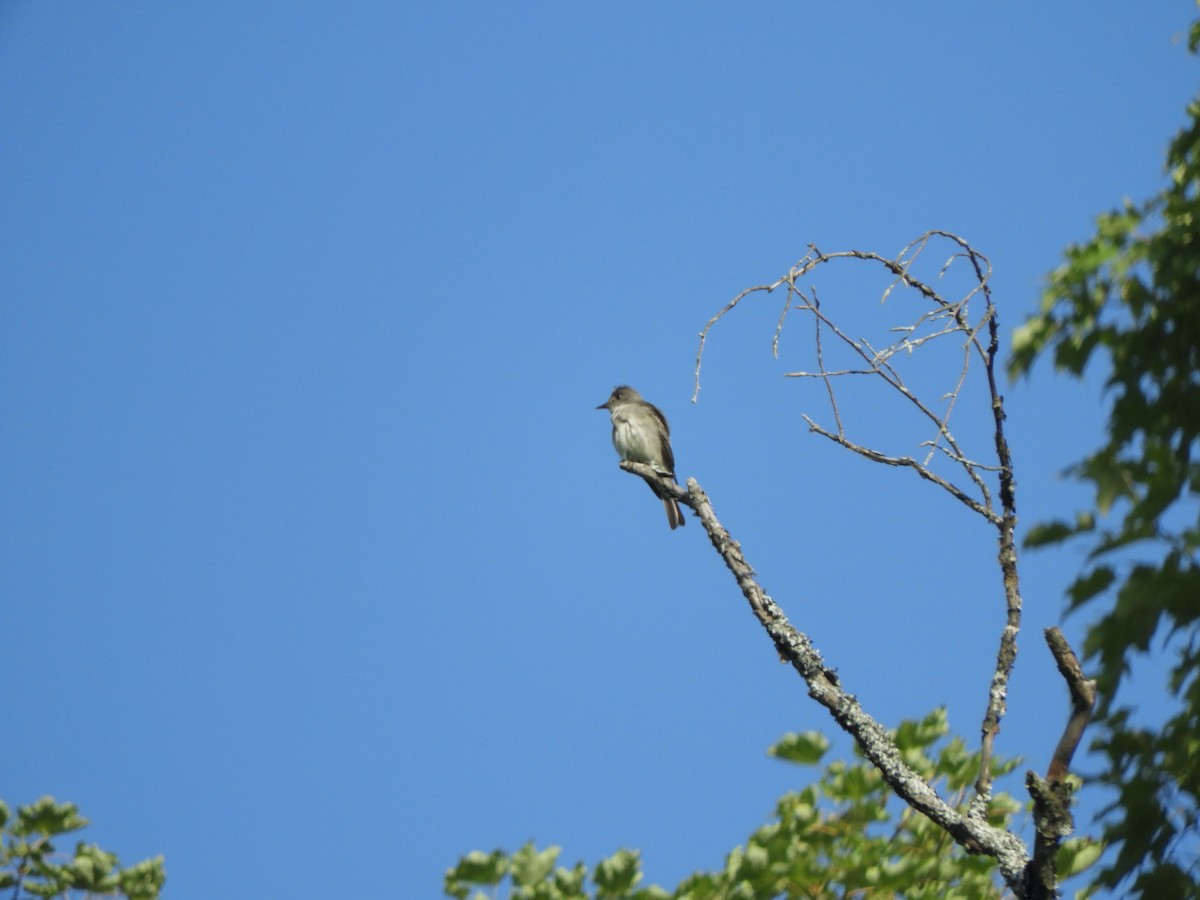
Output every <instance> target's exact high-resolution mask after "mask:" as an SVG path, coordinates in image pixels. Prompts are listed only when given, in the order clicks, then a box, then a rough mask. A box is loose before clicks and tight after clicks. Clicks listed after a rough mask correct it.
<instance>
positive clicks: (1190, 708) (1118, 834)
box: [1010, 22, 1200, 898]
mask: <svg viewBox="0 0 1200 900" xmlns="http://www.w3.org/2000/svg"><path fill="white" fill-rule="evenodd" d="M1198 45H1200V22H1197V24H1195V25H1193V28H1192V38H1191V49H1192V52H1193V53H1195V52H1196V50H1197V46H1198ZM1187 112H1188V118H1189V122H1188V125H1187V126H1186V127H1185V128H1184V129H1183V130H1182V131H1181V132H1180V133H1179V134H1178V135H1177V136H1176V137H1175V139H1174V140H1173V141H1172V142H1171V144H1170V147H1169V149H1168V152H1167V173H1168V176H1169V183H1168V185H1167V186H1166V188H1165V189H1163V190H1162V191H1161V192H1160V193H1159V194H1158V195H1156V196H1155V197H1153V198H1151V199H1150V200H1149V201H1147V202H1144V203H1141V204H1134V203H1130V202H1126V203H1125V205H1124V206H1123V207H1122V208H1121V209H1118V210H1114V211H1112V212H1109V213H1107V214H1105V215H1102V216H1100V217H1099V219H1098V220H1097V226H1096V233H1095V235H1094V236H1093V237H1092V238H1091V239H1090V240H1088V241H1087V242H1085V243H1083V244H1079V245H1075V246H1072V247H1070V248H1068V250H1067V252H1066V261H1065V263H1064V264H1063V265H1062V266H1061V267H1060V268H1058V269H1057V270H1056V271H1055V272H1053V273H1052V274H1051V276H1050V279H1049V284H1048V287H1047V289H1046V292H1045V295H1044V297H1043V301H1042V307H1041V309H1040V311H1039V312H1038V313H1037V314H1036V315H1035V316H1033V317H1032V318H1031V319H1030V320H1029V321H1028V322H1026V323H1025V324H1024V325H1023V326H1022V327H1021V328H1020V329H1018V330H1017V332H1016V334H1015V335H1014V339H1013V357H1012V361H1011V363H1010V374H1012V375H1014V376H1016V375H1025V374H1028V373H1029V371H1030V369H1031V367H1032V365H1033V363H1034V362H1035V360H1036V359H1037V358H1038V357H1039V356H1040V355H1041V354H1043V353H1050V352H1052V354H1053V360H1054V364H1055V366H1056V367H1057V368H1058V369H1059V370H1061V371H1065V372H1068V373H1070V374H1072V375H1074V376H1076V377H1082V375H1083V374H1084V372H1085V370H1087V369H1088V367H1089V366H1097V367H1100V368H1101V369H1102V370H1103V371H1104V372H1105V373H1106V375H1107V381H1106V403H1107V407H1108V424H1107V439H1106V440H1105V442H1104V443H1103V445H1102V446H1100V447H1099V448H1098V449H1097V450H1096V451H1095V452H1093V453H1092V454H1090V455H1089V456H1088V457H1086V458H1085V459H1083V460H1082V461H1081V462H1079V463H1078V464H1076V465H1075V466H1073V467H1072V469H1071V470H1070V473H1071V474H1072V475H1073V476H1074V477H1075V478H1077V479H1079V480H1081V481H1083V482H1086V483H1089V484H1090V485H1091V486H1092V488H1093V490H1094V495H1095V500H1094V508H1093V509H1088V510H1084V511H1082V512H1080V513H1078V514H1077V515H1076V517H1075V519H1074V521H1057V522H1050V523H1046V524H1043V525H1041V526H1039V527H1038V528H1036V529H1034V530H1032V531H1031V532H1030V534H1029V536H1028V538H1027V542H1026V543H1027V545H1029V546H1040V545H1049V544H1059V543H1061V542H1063V541H1067V540H1073V539H1074V540H1078V541H1080V542H1082V543H1084V544H1086V546H1087V548H1088V555H1087V565H1086V568H1085V569H1084V571H1083V573H1082V574H1081V575H1080V576H1079V577H1078V578H1077V579H1076V580H1075V582H1074V583H1073V584H1072V585H1071V586H1070V588H1069V594H1070V599H1069V608H1070V609H1072V610H1074V609H1078V608H1080V607H1083V606H1085V605H1089V608H1090V609H1093V610H1098V611H1099V618H1098V619H1097V620H1096V621H1095V622H1094V623H1093V624H1092V625H1091V626H1090V629H1089V631H1088V635H1087V639H1086V643H1085V647H1084V650H1085V654H1086V655H1087V656H1088V657H1089V658H1090V659H1091V660H1093V662H1094V663H1096V665H1095V666H1094V668H1095V670H1096V673H1097V680H1098V682H1099V687H1100V690H1101V698H1102V699H1101V708H1100V716H1099V717H1098V719H1097V722H1096V726H1097V727H1098V728H1099V732H1100V735H1101V737H1099V738H1098V740H1097V741H1096V743H1095V744H1094V747H1093V749H1097V750H1099V751H1100V753H1101V754H1102V755H1103V757H1105V762H1104V771H1103V773H1102V774H1101V776H1100V778H1099V780H1100V781H1101V782H1103V783H1105V784H1107V785H1109V786H1111V787H1112V788H1113V789H1114V790H1115V791H1116V795H1117V799H1116V801H1115V802H1114V803H1113V805H1112V806H1111V807H1109V808H1108V809H1107V810H1106V814H1107V815H1106V817H1105V822H1106V831H1105V836H1106V838H1107V840H1108V841H1109V842H1111V843H1112V844H1114V845H1116V846H1117V847H1118V852H1117V854H1116V857H1115V859H1113V860H1111V861H1110V862H1109V863H1108V865H1107V868H1105V869H1104V870H1103V871H1102V873H1101V878H1100V883H1102V884H1104V885H1106V886H1110V887H1115V886H1116V885H1118V884H1120V883H1122V882H1123V881H1124V880H1125V879H1129V878H1131V879H1132V881H1131V888H1132V890H1133V891H1134V892H1135V893H1136V895H1138V896H1144V897H1155V898H1171V897H1200V887H1197V884H1198V883H1200V860H1198V859H1197V857H1196V855H1195V840H1196V839H1197V838H1198V837H1200V731H1198V725H1197V723H1198V722H1200V679H1198V678H1197V671H1198V665H1200V554H1198V551H1200V503H1198V502H1197V499H1198V495H1200V461H1198V459H1197V456H1198V454H1197V451H1198V450H1200V102H1193V103H1192V104H1191V105H1190V106H1189V107H1188V110H1187ZM1154 646H1162V647H1163V648H1164V649H1165V650H1167V652H1168V657H1169V659H1170V660H1171V667H1170V674H1169V679H1168V685H1167V689H1168V693H1169V695H1170V697H1171V702H1172V704H1173V706H1172V709H1173V711H1174V712H1173V714H1172V715H1170V716H1169V718H1168V720H1167V721H1166V722H1165V723H1164V724H1162V725H1157V724H1156V725H1154V726H1153V727H1149V728H1148V727H1145V726H1144V725H1142V724H1136V723H1135V721H1134V710H1133V708H1132V707H1130V706H1118V704H1117V702H1116V701H1117V694H1118V688H1119V687H1120V686H1121V684H1122V681H1123V679H1126V677H1127V676H1128V675H1129V673H1130V667H1131V663H1132V661H1133V660H1134V658H1135V657H1136V656H1138V655H1140V654H1145V653H1148V652H1149V651H1150V650H1151V648H1152V647H1154ZM1189 844H1190V847H1189ZM1189 854H1190V855H1189Z"/></svg>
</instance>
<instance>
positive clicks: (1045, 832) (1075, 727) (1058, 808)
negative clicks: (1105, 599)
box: [1025, 628, 1096, 900]
mask: <svg viewBox="0 0 1200 900" xmlns="http://www.w3.org/2000/svg"><path fill="white" fill-rule="evenodd" d="M1045 634H1046V643H1047V644H1048V645H1049V646H1050V652H1051V653H1052V654H1054V659H1055V661H1056V662H1057V663H1058V671H1059V672H1060V673H1061V674H1062V676H1063V678H1064V679H1065V680H1066V682H1067V687H1068V688H1069V690H1070V692H1071V715H1070V717H1069V718H1068V719H1067V727H1066V728H1065V729H1064V730H1063V734H1062V737H1061V738H1059V741H1058V746H1057V747H1055V749H1054V757H1053V759H1051V760H1050V767H1049V769H1047V771H1046V777H1045V778H1044V779H1043V778H1039V777H1038V776H1037V774H1036V773H1034V772H1027V773H1026V775H1025V784H1026V787H1028V789H1029V793H1030V796H1032V797H1033V821H1034V826H1035V827H1036V829H1037V836H1036V837H1035V839H1034V845H1033V859H1032V860H1031V861H1030V863H1029V866H1028V869H1027V873H1026V877H1025V896H1026V897H1027V898H1030V900H1052V898H1055V897H1057V896H1058V884H1057V870H1056V866H1055V862H1056V860H1057V858H1058V848H1059V845H1060V844H1061V843H1062V839H1063V838H1065V837H1067V836H1069V835H1070V834H1071V832H1072V831H1074V830H1075V820H1074V817H1073V816H1072V815H1071V795H1072V792H1073V788H1072V786H1071V784H1070V783H1069V782H1068V781H1067V771H1068V769H1069V768H1070V765H1071V758H1072V757H1073V756H1074V755H1075V749H1076V748H1077V747H1078V746H1079V741H1080V740H1081V739H1082V738H1083V731H1084V729H1085V728H1087V725H1088V722H1089V721H1091V718H1092V709H1093V707H1094V706H1095V705H1096V682H1095V681H1090V680H1088V679H1087V678H1086V677H1084V674H1083V669H1082V668H1081V667H1080V665H1079V659H1078V658H1077V657H1076V656H1075V651H1073V650H1072V649H1071V645H1070V644H1068V643H1067V639H1066V638H1065V637H1063V633H1062V631H1060V630H1059V629H1057V628H1047V629H1046V632H1045Z"/></svg>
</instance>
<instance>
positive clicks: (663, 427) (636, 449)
mask: <svg viewBox="0 0 1200 900" xmlns="http://www.w3.org/2000/svg"><path fill="white" fill-rule="evenodd" d="M596 409H607V410H608V411H609V414H610V415H611V416H612V427H613V430H612V442H613V446H614V447H616V448H617V454H618V455H619V456H620V457H621V459H628V460H630V461H631V462H639V463H645V464H646V465H649V466H653V467H654V470H655V471H656V472H659V473H661V474H663V475H670V476H671V479H672V480H674V478H675V454H673V453H672V452H671V428H670V426H669V425H667V417H666V416H664V415H663V414H662V411H661V410H660V409H659V408H658V407H657V406H655V405H654V404H653V403H647V402H646V401H645V400H643V399H642V395H641V394H639V393H638V392H637V391H635V390H634V389H633V388H631V387H629V386H628V385H624V384H622V385H620V386H619V387H615V388H613V392H612V395H611V396H610V397H609V398H608V400H606V401H605V402H604V403H601V404H600V405H599V406H597V407H596ZM646 483H647V484H649V485H650V490H652V491H654V496H656V497H658V498H659V499H660V500H662V502H663V506H664V507H666V510H667V522H668V524H670V526H671V528H672V530H674V529H676V528H678V527H679V526H680V525H685V524H687V523H686V522H685V521H684V518H683V510H682V509H680V508H679V503H678V502H676V500H675V498H674V497H672V496H671V495H670V494H663V493H661V492H660V491H659V489H658V488H657V487H655V486H654V485H653V484H650V482H648V481H647V482H646Z"/></svg>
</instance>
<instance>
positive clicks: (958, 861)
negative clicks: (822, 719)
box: [445, 710, 1097, 900]
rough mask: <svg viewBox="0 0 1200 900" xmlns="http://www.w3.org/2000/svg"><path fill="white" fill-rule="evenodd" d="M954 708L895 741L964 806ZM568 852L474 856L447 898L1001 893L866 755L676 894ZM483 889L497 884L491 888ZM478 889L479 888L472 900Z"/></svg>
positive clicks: (841, 766)
mask: <svg viewBox="0 0 1200 900" xmlns="http://www.w3.org/2000/svg"><path fill="white" fill-rule="evenodd" d="M948 732H949V728H948V725H947V721H946V714H945V711H944V710H936V711H934V712H933V713H931V714H930V715H928V716H926V717H925V718H924V719H922V720H920V721H906V722H904V723H902V724H901V725H900V727H899V728H898V729H896V731H895V733H894V738H895V741H896V744H897V746H898V747H899V748H900V751H901V753H902V754H903V755H904V758H905V761H906V762H907V763H908V764H909V765H911V766H913V767H914V769H916V770H917V772H918V773H919V774H921V775H922V776H923V777H925V778H926V779H927V780H928V781H930V782H931V783H934V784H937V785H938V786H939V787H940V788H941V789H942V790H943V791H944V792H946V793H947V794H948V796H949V797H950V798H951V800H952V801H953V802H955V803H958V804H961V803H962V802H963V799H964V796H965V793H966V792H967V790H968V789H969V788H970V786H971V785H972V784H973V783H974V781H975V779H976V777H977V776H978V774H979V765H980V759H979V754H977V753H969V752H967V750H966V747H965V744H964V743H963V741H962V740H961V739H960V738H957V737H956V738H948V737H947V735H948ZM828 750H829V742H828V740H827V739H826V738H825V737H824V736H823V735H821V734H819V733H817V732H806V733H803V734H789V735H786V736H785V737H784V738H783V739H782V740H780V741H779V743H777V744H776V745H775V746H773V747H772V748H770V750H769V751H768V752H769V753H770V754H771V755H772V756H774V757H775V758H777V759H780V760H783V761H786V762H789V763H794V764H797V765H802V766H816V765H818V764H820V763H821V761H822V760H823V759H824V757H825V755H826V753H827V752H828ZM1017 764H1018V761H1016V760H1009V761H1004V760H1000V761H996V762H994V764H993V768H994V771H995V774H996V775H997V776H1000V775H1004V774H1006V773H1008V772H1011V771H1012V770H1013V769H1014V768H1015V767H1016V766H1017ZM1019 809H1020V806H1019V804H1018V803H1017V802H1016V801H1015V800H1014V799H1013V798H1012V797H1010V796H1008V795H1006V794H998V795H997V796H996V797H995V798H994V801H993V803H992V806H991V809H990V812H989V818H990V821H991V823H992V824H994V825H996V826H998V827H1007V825H1008V823H1009V820H1010V818H1011V817H1012V816H1013V815H1014V814H1015V813H1017V812H1018V811H1019ZM560 852H561V849H560V848H559V847H550V848H548V849H546V850H543V851H538V850H537V849H536V848H535V847H534V845H533V844H526V845H525V846H524V847H522V848H521V849H519V850H517V851H516V852H515V853H512V854H511V855H510V854H506V853H505V852H504V851H502V850H496V851H494V852H492V853H490V854H488V853H482V852H479V851H476V852H474V853H470V854H468V855H467V856H464V857H463V858H462V859H461V860H460V861H459V863H458V865H457V866H455V867H454V868H452V869H450V870H449V871H447V872H446V881H445V890H446V893H447V895H449V896H452V897H456V898H458V900H467V898H468V897H472V898H483V897H496V896H499V891H500V889H501V888H502V887H504V886H505V885H507V886H508V890H509V892H508V896H509V897H511V898H521V900H525V898H538V900H579V898H591V897H595V898H607V897H624V898H630V900H667V898H674V900H717V898H721V900H740V898H744V900H756V898H776V897H787V898H819V897H820V898H824V897H851V896H853V897H875V898H884V897H905V898H907V900H949V898H964V900H966V898H970V900H976V898H979V900H985V898H989V897H1001V896H1003V894H1002V890H1001V888H1000V887H999V882H998V878H997V875H996V871H995V865H994V863H993V862H992V860H990V859H989V858H986V857H981V856H970V855H968V854H966V853H965V852H963V851H962V850H961V849H960V848H959V847H958V846H957V845H956V844H954V842H953V841H952V840H951V839H950V838H949V836H948V835H947V834H946V833H945V832H944V831H943V830H941V829H940V828H938V827H937V826H936V825H934V824H933V823H932V822H930V821H929V820H928V819H926V818H925V817H923V816H921V815H919V814H917V813H914V812H913V811H912V810H911V809H910V808H909V807H908V806H906V805H904V804H903V803H900V802H899V801H898V800H896V799H895V798H894V797H893V796H892V794H891V791H890V790H889V789H888V787H887V785H886V784H885V783H884V782H883V779H882V777H881V776H880V775H879V772H878V771H877V770H876V769H875V767H874V766H873V765H871V764H870V763H869V762H867V761H866V760H864V759H863V758H862V757H861V756H858V757H856V758H855V760H854V761H853V762H849V763H848V762H844V761H833V762H830V763H829V764H828V765H826V766H825V768H824V769H823V771H822V772H821V774H820V776H819V777H818V778H817V780H816V781H815V782H814V783H812V784H809V785H808V786H806V787H804V788H802V789H801V790H798V791H794V792H789V793H787V794H785V795H784V796H783V797H781V798H780V800H779V802H778V803H777V804H776V807H775V815H774V817H773V819H772V820H771V821H770V822H768V823H767V824H765V825H763V826H762V827H761V828H759V829H758V830H757V831H755V832H754V833H753V834H752V835H751V836H750V838H749V840H747V841H746V843H745V844H744V845H742V846H739V847H735V848H734V849H733V851H732V852H730V853H729V854H728V856H726V858H725V864H724V866H723V867H721V868H720V869H718V870H716V871H712V872H706V871H700V872H696V873H694V874H692V875H690V876H688V877H687V878H685V879H684V880H683V881H682V882H681V883H680V884H679V886H678V887H676V889H675V890H674V891H667V890H665V889H663V888H661V887H657V886H650V887H639V885H640V883H641V880H642V872H641V867H640V862H641V860H640V856H639V854H638V853H637V852H635V851H632V850H619V851H618V852H617V853H616V854H614V855H613V856H611V857H609V858H608V859H605V860H602V861H601V862H600V863H598V864H597V865H596V866H595V867H594V868H593V869H592V870H591V872H590V876H591V877H590V880H589V877H588V876H589V870H588V869H587V867H586V866H584V864H583V863H577V864H576V865H575V866H574V867H573V868H570V869H567V868H561V867H556V862H557V859H558V856H559V854H560ZM1096 855H1097V851H1096V849H1095V846H1094V845H1093V844H1091V843H1090V842H1086V841H1067V842H1066V843H1065V845H1064V848H1063V851H1062V853H1061V855H1060V866H1061V867H1062V868H1061V869H1060V871H1061V872H1062V873H1063V874H1064V877H1065V876H1066V875H1067V874H1071V873H1073V872H1076V871H1080V870H1082V869H1083V868H1085V867H1086V866H1087V865H1090V863H1091V862H1092V861H1094V859H1095V857H1096ZM480 889H487V891H486V893H485V892H483V891H482V890H480ZM472 890H475V891H477V892H476V893H475V894H472V893H471V892H472Z"/></svg>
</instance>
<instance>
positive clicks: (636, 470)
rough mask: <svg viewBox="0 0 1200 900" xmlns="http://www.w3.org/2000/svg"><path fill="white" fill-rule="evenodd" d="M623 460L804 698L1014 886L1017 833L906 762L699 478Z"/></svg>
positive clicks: (1021, 854)
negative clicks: (707, 560)
mask: <svg viewBox="0 0 1200 900" xmlns="http://www.w3.org/2000/svg"><path fill="white" fill-rule="evenodd" d="M620 466H621V468H622V469H624V470H625V471H627V472H630V473H632V474H635V475H638V476H640V477H641V478H643V479H645V480H646V481H649V482H651V483H652V484H653V486H654V487H655V488H656V489H657V490H659V491H662V492H664V493H665V494H669V495H672V496H674V497H675V498H676V499H677V500H678V501H679V502H680V503H683V504H685V505H687V506H688V507H689V508H690V509H691V510H692V511H693V512H695V514H696V517H697V518H698V519H699V521H700V523H701V525H702V526H703V527H704V530H705V532H706V533H707V534H708V538H709V540H710V541H711V542H712V545H713V547H714V549H716V551H717V553H718V554H719V555H720V556H721V558H722V559H723V560H724V562H725V565H726V567H727V568H728V569H729V571H730V572H731V573H732V574H733V577H734V580H735V581H737V584H738V587H739V588H740V590H741V592H742V596H743V597H745V598H746V602H747V603H749V605H750V610H751V612H753V613H754V616H755V618H757V619H758V621H759V623H760V624H761V625H762V626H763V629H764V630H765V631H766V632H767V635H768V636H769V637H770V638H771V641H772V642H773V643H774V645H775V649H776V651H777V652H778V653H779V655H780V657H781V658H782V659H783V660H785V661H786V662H788V663H789V664H790V665H791V666H792V668H793V669H795V670H796V672H798V673H799V674H800V677H802V678H803V679H804V681H805V684H806V685H807V686H808V694H809V696H810V697H812V698H813V699H814V700H816V701H817V702H818V703H820V704H821V705H822V706H824V707H825V708H826V709H827V710H829V713H830V715H832V716H833V718H834V719H835V720H836V721H837V723H838V724H839V725H840V726H841V727H842V729H843V730H844V731H846V732H847V733H848V734H850V735H851V736H852V737H853V738H854V740H855V741H856V742H857V743H858V746H859V747H860V748H861V749H862V752H863V754H864V755H865V756H866V757H867V759H869V760H871V762H872V763H873V764H874V765H875V767H876V768H877V769H879V772H880V774H881V775H882V776H883V778H884V780H885V781H886V782H887V784H888V785H889V786H890V787H891V788H892V790H893V791H895V793H896V795H897V796H898V797H900V798H901V799H902V800H903V801H904V802H905V803H907V804H908V805H909V806H910V807H912V808H913V809H915V810H917V811H918V812H920V813H922V814H924V815H925V816H927V817H928V818H929V819H931V820H932V821H933V822H935V823H936V824H937V825H939V826H940V827H941V828H942V829H943V830H945V831H946V833H947V834H949V835H950V836H951V837H952V838H953V839H954V840H955V841H956V842H957V843H958V844H959V845H961V846H962V847H963V848H964V849H966V850H967V852H969V853H982V854H986V855H987V856H990V857H992V858H994V859H995V860H996V862H997V864H998V865H999V868H1000V872H1001V874H1002V876H1003V877H1004V880H1005V881H1006V882H1007V883H1008V884H1009V885H1010V886H1011V887H1012V888H1013V889H1014V890H1017V889H1018V888H1019V887H1020V885H1021V883H1022V878H1023V876H1024V873H1025V869H1026V864H1027V852H1026V849H1025V845H1024V843H1023V842H1022V841H1021V839H1020V838H1019V837H1017V836H1016V835H1015V834H1012V833H1010V832H1008V831H1004V830H1002V829H999V828H995V827H993V826H991V825H988V824H987V822H986V821H984V820H983V819H981V818H978V817H975V816H971V815H964V814H962V813H960V812H959V811H958V810H956V809H954V808H953V807H952V806H950V805H949V804H948V803H946V801H945V800H943V799H942V798H941V797H940V796H939V795H938V793H937V791H936V790H934V789H933V787H932V786H931V785H929V784H928V783H926V782H925V780H924V779H922V778H921V776H920V775H918V774H917V773H916V772H914V771H913V769H912V768H911V767H910V766H909V765H907V764H906V763H905V762H904V760H903V758H902V757H901V754H900V751H899V749H898V748H897V747H896V744H895V742H894V741H893V740H892V738H891V736H890V735H888V733H887V730H886V729H885V728H884V727H883V726H882V725H880V724H879V723H878V722H876V721H875V720H874V719H873V718H871V716H869V715H868V714H867V713H866V711H865V710H863V708H862V706H861V705H860V704H859V702H858V699H857V698H856V697H855V696H854V695H853V694H850V693H848V692H847V691H846V690H845V689H844V688H843V687H842V685H841V681H840V679H839V677H838V675H837V671H836V669H834V668H831V667H830V666H828V665H827V664H826V663H825V661H824V659H822V657H821V654H820V652H819V651H818V650H817V648H816V647H815V646H813V643H812V641H811V640H810V639H809V637H808V635H806V634H804V633H803V632H802V631H800V630H798V629H797V628H795V627H794V626H793V625H792V624H791V623H790V622H789V621H788V619H787V616H785V615H784V612H783V610H782V609H781V608H780V607H779V605H778V604H777V603H775V601H774V600H773V599H772V598H771V597H770V595H768V594H767V592H766V591H765V590H763V588H762V586H761V585H760V584H759V583H758V581H757V579H756V577H755V573H754V569H753V568H751V566H750V564H749V563H748V562H747V561H746V557H745V556H744V555H743V554H742V548H741V545H740V544H739V543H738V542H737V541H735V540H734V539H733V538H732V537H731V536H730V534H729V532H728V531H727V530H726V529H725V527H724V526H723V525H721V523H720V522H719V521H718V520H717V516H716V513H715V512H714V510H713V507H712V503H711V502H710V501H709V499H708V495H707V494H706V493H705V492H704V490H703V489H702V488H701V487H700V485H699V484H698V483H697V482H696V480H695V479H693V478H689V479H688V482H687V489H686V490H685V489H683V488H681V487H680V486H679V485H678V484H676V483H675V482H674V481H673V480H671V479H670V478H668V477H665V476H663V475H660V474H659V473H658V472H656V471H655V470H654V469H653V468H652V467H651V466H647V465H643V464H641V463H635V462H630V461H628V460H623V461H622V462H621V463H620Z"/></svg>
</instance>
